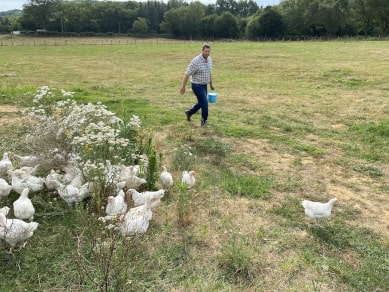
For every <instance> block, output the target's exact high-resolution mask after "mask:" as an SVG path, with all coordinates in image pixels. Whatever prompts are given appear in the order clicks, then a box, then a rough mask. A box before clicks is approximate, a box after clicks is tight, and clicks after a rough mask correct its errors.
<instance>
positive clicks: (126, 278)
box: [0, 40, 389, 291]
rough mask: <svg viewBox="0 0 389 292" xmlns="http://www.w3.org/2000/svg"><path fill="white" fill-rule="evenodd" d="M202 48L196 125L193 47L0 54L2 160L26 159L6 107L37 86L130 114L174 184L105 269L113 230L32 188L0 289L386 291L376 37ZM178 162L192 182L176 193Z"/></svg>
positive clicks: (384, 112) (384, 105) (384, 133)
mask: <svg viewBox="0 0 389 292" xmlns="http://www.w3.org/2000/svg"><path fill="white" fill-rule="evenodd" d="M47 41H49V40H47ZM211 45H212V51H211V56H212V57H213V60H214V71H213V76H214V82H215V86H216V89H217V92H218V101H217V103H216V104H212V105H210V116H209V125H208V127H206V128H201V127H200V125H199V124H200V116H199V115H194V116H193V117H192V120H193V121H192V122H190V123H188V122H187V121H186V120H185V115H184V111H185V110H186V109H188V108H189V107H190V106H192V105H193V103H194V101H195V100H194V97H193V95H192V93H191V91H190V88H189V86H188V88H187V92H186V94H185V95H184V96H181V95H180V94H179V93H178V90H179V87H180V85H181V80H182V77H183V74H184V71H185V69H186V66H187V65H188V62H189V61H190V59H191V58H192V57H193V56H195V55H196V54H199V53H200V50H201V43H200V42H177V43H174V44H173V43H159V44H156V43H152V42H150V43H143V44H136V45H134V44H130V45H78V46H76V45H72V46H59V45H56V46H52V45H42V46H13V47H7V46H4V47H2V48H1V50H2V53H1V54H0V137H1V138H0V153H3V152H5V151H8V152H10V153H17V152H21V153H28V152H29V148H28V146H29V145H28V144H26V143H25V138H24V137H26V136H28V134H29V128H28V127H27V126H26V125H23V124H20V123H19V122H18V120H15V118H18V117H19V116H20V112H19V111H13V110H12V111H11V109H10V107H13V106H15V107H16V108H17V109H20V108H25V107H28V106H30V105H31V103H32V94H33V93H35V91H36V89H37V88H38V87H40V86H43V85H47V86H50V87H55V88H58V89H65V90H67V91H74V92H76V95H75V98H76V100H77V101H78V102H98V101H101V102H103V103H104V104H105V105H107V106H108V108H109V109H110V110H112V111H114V112H115V113H117V115H118V116H120V117H123V118H124V119H126V118H128V117H130V116H131V115H133V114H136V115H138V116H139V117H140V118H141V120H142V123H143V126H144V128H145V129H146V132H148V133H150V134H151V135H152V136H153V140H152V141H153V143H154V144H155V149H156V152H157V153H156V156H157V161H158V162H161V163H163V164H164V165H166V166H167V168H168V169H169V170H170V171H171V172H172V173H173V176H174V180H175V185H174V186H173V188H172V190H170V191H169V195H168V196H166V200H165V201H163V202H162V204H161V205H160V206H159V207H158V209H157V210H156V212H155V214H154V218H153V220H152V222H151V225H150V229H149V231H148V232H147V234H145V235H143V236H139V237H135V238H133V239H131V240H127V239H124V238H117V239H115V240H116V241H115V244H117V245H116V247H117V249H116V251H115V252H114V253H113V257H112V258H111V262H110V263H112V267H111V269H110V270H109V271H108V272H109V273H107V271H105V272H104V267H106V264H107V262H106V260H107V256H109V253H105V254H104V256H99V255H98V254H97V253H96V252H95V251H94V249H93V247H94V246H95V245H96V243H97V242H98V240H102V239H104V238H106V239H108V238H111V235H110V234H109V233H104V231H103V230H101V229H100V228H99V227H98V226H94V222H95V221H94V218H93V217H91V218H87V217H85V216H86V214H88V213H86V211H85V210H84V209H83V208H82V207H81V206H80V207H79V208H76V209H72V208H69V207H68V206H67V205H66V204H64V203H63V202H61V201H60V200H59V199H57V198H56V196H55V195H54V194H50V193H42V194H35V195H33V196H32V200H33V202H34V205H36V209H37V211H36V220H37V221H38V222H39V223H40V225H39V227H38V230H37V232H36V233H35V234H34V236H33V237H32V238H31V239H30V240H29V241H28V243H27V245H26V246H25V248H24V249H22V250H21V251H19V252H17V253H16V254H15V257H13V256H12V255H9V254H7V253H5V251H6V247H5V246H4V245H3V244H2V245H1V247H2V248H1V250H0V251H1V253H0V263H1V265H0V290H2V291H16V290H17V291H25V290H28V291H44V290H58V291H65V290H72V289H73V290H77V291H96V290H105V289H104V287H103V286H104V285H103V286H102V283H103V284H104V283H107V281H104V280H106V279H104V276H107V275H108V276H109V277H108V283H109V284H110V286H109V289H107V290H110V291H120V290H122V291H124V290H125V291H140V290H151V291H153V290H162V291H172V290H185V291H197V290H198V291H246V290H247V291H252V290H256V291H271V290H280V291H281V290H282V291H314V290H323V291H324V290H326V291H386V290H388V289H389V279H388V275H389V270H388V267H389V262H388V249H389V246H388V242H389V237H388V235H389V234H388V231H387V228H386V227H387V226H386V225H387V223H386V222H388V221H387V220H388V217H387V216H388V215H387V212H386V206H387V205H388V204H389V201H388V192H389V191H388V189H389V187H388V183H387V182H388V179H389V178H388V175H389V168H388V153H389V152H388V145H389V144H388V142H389V141H388V137H389V135H388V119H387V116H388V114H389V103H388V98H389V91H388V89H389V88H388V86H387V80H389V72H388V70H387V63H388V62H387V61H388V60H387V57H386V56H389V49H388V42H387V41H330V42H325V41H323V42H266V43H254V42H234V43H232V42H226V43H224V42H214V43H211ZM377 56H381V57H380V58H377ZM385 58H386V59H385ZM11 72H13V73H15V74H12V76H13V77H11V75H7V73H11ZM29 93H32V94H29ZM12 121H14V122H15V121H16V124H13V123H10V122H12ZM158 159H159V160H158ZM189 169H195V170H196V173H197V176H196V185H195V188H194V189H193V190H192V191H191V192H190V193H189V192H187V191H186V190H181V194H182V195H185V197H183V196H181V197H180V188H179V183H180V181H181V172H182V170H189ZM16 197H17V196H16V194H15V193H13V194H12V195H11V196H10V197H9V198H8V200H7V201H5V202H2V203H1V205H0V207H1V206H3V205H5V204H7V205H11V204H12V201H13V200H14V199H15V198H16ZM331 197H337V198H338V200H339V204H337V205H335V207H334V209H333V214H332V216H331V218H330V220H325V221H323V222H321V225H320V227H317V226H308V225H307V218H306V216H305V214H304V210H303V208H302V206H301V204H300V201H301V200H302V199H305V198H309V199H313V200H319V201H327V200H328V199H329V198H331ZM180 200H181V201H180ZM183 203H185V204H183ZM186 207H188V208H187V209H185V208H186ZM180 208H181V209H180ZM180 210H181V211H182V212H184V211H185V212H187V213H185V214H183V215H185V216H188V222H187V223H188V224H187V225H185V226H182V224H180V221H179V216H180V215H179V211H180ZM189 219H190V220H189ZM181 223H182V222H181ZM82 234H83V235H84V237H81V235H82ZM80 238H81V239H82V245H81V247H82V250H81V251H82V253H81V254H80V253H78V251H79V249H78V248H79V246H78V241H77V240H78V239H80ZM1 243H2V242H1ZM111 246H112V245H111ZM124 246H125V248H124ZM81 255H82V256H84V258H82V257H81ZM104 261H105V262H104ZM80 265H81V266H80ZM81 267H84V268H85V270H86V271H90V273H93V275H94V276H95V277H91V278H90V277H88V276H87V275H85V273H84V274H83V273H81V271H82V269H81ZM85 270H84V271H85ZM11 279H12V280H11Z"/></svg>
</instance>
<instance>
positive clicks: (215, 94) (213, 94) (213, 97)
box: [208, 92, 217, 103]
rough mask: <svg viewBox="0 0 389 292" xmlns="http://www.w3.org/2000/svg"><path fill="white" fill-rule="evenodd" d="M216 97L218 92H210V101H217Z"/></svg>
mask: <svg viewBox="0 0 389 292" xmlns="http://www.w3.org/2000/svg"><path fill="white" fill-rule="evenodd" d="M216 99H217V93H216V92H210V93H208V101H209V102H210V103H216Z"/></svg>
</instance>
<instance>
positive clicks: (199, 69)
mask: <svg viewBox="0 0 389 292" xmlns="http://www.w3.org/2000/svg"><path fill="white" fill-rule="evenodd" d="M210 52H211V47H210V46H209V45H208V44H205V45H203V49H202V51H201V54H200V55H198V56H196V57H194V58H193V59H192V61H191V62H190V64H189V66H188V68H187V69H186V71H185V75H184V78H183V80H182V85H181V89H180V93H181V94H184V93H185V87H186V83H187V82H188V79H189V77H190V82H191V83H192V91H193V93H194V95H196V97H197V103H196V104H195V105H194V106H193V107H192V108H191V109H189V110H187V111H185V114H186V119H187V121H190V120H191V119H190V117H191V116H192V115H193V114H195V113H196V112H197V111H198V110H199V109H201V125H202V126H205V125H206V123H207V119H208V99H207V94H208V90H207V85H208V83H209V87H210V88H211V90H215V87H214V86H213V83H212V58H211V57H210V56H209V54H210Z"/></svg>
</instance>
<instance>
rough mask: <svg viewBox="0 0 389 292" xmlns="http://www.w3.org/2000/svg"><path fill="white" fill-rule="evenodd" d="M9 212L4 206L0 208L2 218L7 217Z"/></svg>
mask: <svg viewBox="0 0 389 292" xmlns="http://www.w3.org/2000/svg"><path fill="white" fill-rule="evenodd" d="M9 210H11V209H10V208H9V207H8V206H4V207H2V208H0V213H1V214H3V215H4V216H7V215H8V213H9Z"/></svg>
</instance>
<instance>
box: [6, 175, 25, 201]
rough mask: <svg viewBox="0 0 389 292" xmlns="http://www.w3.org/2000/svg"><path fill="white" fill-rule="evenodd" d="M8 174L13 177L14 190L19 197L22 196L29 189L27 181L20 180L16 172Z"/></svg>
mask: <svg viewBox="0 0 389 292" xmlns="http://www.w3.org/2000/svg"><path fill="white" fill-rule="evenodd" d="M8 173H9V174H10V175H11V186H12V189H13V190H14V191H15V192H17V193H18V194H19V195H21V194H22V192H23V190H24V189H25V188H28V184H27V183H26V181H25V180H23V179H20V178H18V177H17V176H16V174H15V172H13V171H12V170H8Z"/></svg>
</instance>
